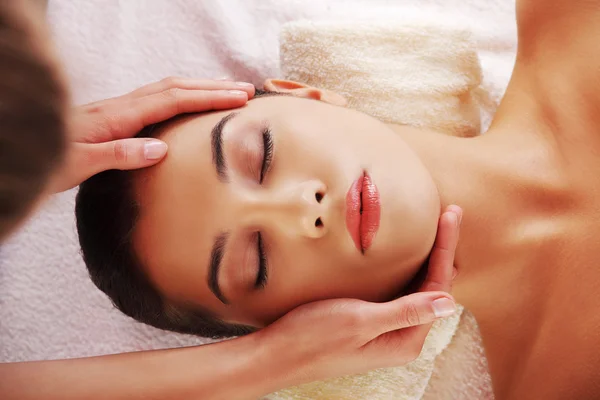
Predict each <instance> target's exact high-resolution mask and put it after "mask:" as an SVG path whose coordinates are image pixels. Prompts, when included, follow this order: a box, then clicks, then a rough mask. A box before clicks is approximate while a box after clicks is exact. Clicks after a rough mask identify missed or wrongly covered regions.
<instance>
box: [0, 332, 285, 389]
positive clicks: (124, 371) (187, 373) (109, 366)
mask: <svg viewBox="0 0 600 400" xmlns="http://www.w3.org/2000/svg"><path fill="white" fill-rule="evenodd" d="M278 360H279V361H278ZM278 360H276V359H275V357H271V353H270V350H269V349H268V348H267V347H265V346H262V345H259V344H258V343H257V342H256V340H255V337H254V336H253V335H250V336H247V337H244V338H239V339H234V340H229V341H225V342H221V343H215V344H211V345H205V346H199V347H192V348H182V349H171V350H158V351H146V352H137V353H126V354H117V355H110V356H101V357H90V358H81V359H73V360H57V361H38V362H25V363H13V364H0V398H2V399H4V400H12V399H15V400H17V399H18V400H29V399H57V400H58V399H60V400H69V399H88V400H94V399H114V400H118V399H156V400H158V399H227V400H233V399H241V400H242V399H243V400H245V399H255V398H257V397H260V396H261V395H264V394H267V393H269V392H272V391H275V390H277V389H279V388H281V387H284V386H286V385H288V383H287V382H285V380H286V375H287V371H286V370H285V368H282V367H283V365H282V364H278V363H279V362H280V361H281V359H280V357H278ZM290 384H291V383H290Z"/></svg>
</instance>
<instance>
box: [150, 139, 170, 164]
mask: <svg viewBox="0 0 600 400" xmlns="http://www.w3.org/2000/svg"><path fill="white" fill-rule="evenodd" d="M166 153H167V144H166V143H165V142H161V141H160V140H150V141H148V142H146V143H145V144H144V157H145V158H146V160H158V159H160V158H162V157H163V156H164V155H165V154H166Z"/></svg>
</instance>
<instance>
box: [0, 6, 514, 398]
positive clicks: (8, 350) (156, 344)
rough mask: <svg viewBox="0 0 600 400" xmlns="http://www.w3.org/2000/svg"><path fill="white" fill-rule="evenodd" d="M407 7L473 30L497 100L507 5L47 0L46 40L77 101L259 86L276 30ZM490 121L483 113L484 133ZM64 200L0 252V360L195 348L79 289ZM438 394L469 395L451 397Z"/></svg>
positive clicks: (505, 65)
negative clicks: (190, 85) (192, 82)
mask: <svg viewBox="0 0 600 400" xmlns="http://www.w3.org/2000/svg"><path fill="white" fill-rule="evenodd" d="M415 11H419V12H422V13H428V12H429V11H431V12H432V13H436V14H437V15H438V16H439V17H440V19H443V20H444V22H445V23H446V24H457V25H460V26H462V27H465V28H467V29H469V30H470V31H471V32H473V35H474V38H475V41H476V44H477V48H478V52H479V55H480V59H481V63H482V67H483V71H484V81H483V85H484V86H485V88H486V90H487V91H488V92H489V93H492V103H494V102H497V100H498V99H499V97H500V96H501V95H502V93H503V91H504V89H505V87H506V84H507V82H508V78H509V76H510V72H511V70H512V62H513V60H514V54H515V37H516V34H515V28H514V1H505V0H260V1H259V0H256V1H248V0H219V1H215V0H152V1H119V0H85V1H73V0H49V4H48V17H49V20H50V23H51V26H52V31H53V34H54V39H55V40H56V43H57V46H58V49H59V52H60V54H61V55H62V56H63V59H64V60H65V63H66V69H67V72H68V77H69V79H70V83H71V88H72V90H73V98H74V99H75V101H76V103H78V104H81V103H84V102H89V101H94V100H99V99H103V98H106V97H110V96H114V95H118V94H121V93H125V92H127V91H130V90H133V89H135V88H136V87H139V86H140V85H143V84H146V83H149V82H152V81H155V80H158V79H161V78H163V77H165V76H169V75H180V76H190V77H208V78H211V77H221V76H231V77H235V78H238V79H240V80H249V81H251V82H253V83H255V84H260V83H261V82H262V81H263V80H264V79H266V78H271V77H281V76H282V75H281V74H280V69H279V41H278V36H279V32H280V30H281V25H282V24H283V23H286V22H289V21H293V20H296V19H310V20H315V21H316V20H324V19H327V20H332V19H338V20H348V19H349V18H356V16H357V15H365V16H369V17H372V18H374V19H375V18H378V17H381V16H383V17H390V16H394V15H404V16H405V17H410V16H411V15H412V13H413V12H415ZM457 16H460V18H459V17H457ZM490 115H491V114H486V115H484V116H483V119H482V126H483V127H484V128H485V127H486V126H487V124H488V123H489V118H490ZM73 195H74V192H73V191H71V192H68V193H65V194H62V195H60V196H56V197H55V198H53V199H52V200H51V202H50V203H49V204H47V205H46V207H45V208H44V209H43V210H42V211H41V212H40V213H38V215H37V216H36V217H35V218H34V220H33V221H31V222H30V223H29V224H28V225H27V226H25V227H24V228H23V229H22V230H21V232H20V233H19V234H18V235H16V236H15V237H14V238H13V239H12V240H11V241H10V242H9V243H6V244H4V245H2V247H1V248H0V343H1V344H2V345H1V346H0V361H2V362H6V361H17V360H36V359H55V358H63V357H81V356H89V355H98V354H108V353H117V352H123V351H132V350H141V349H153V348H165V347H175V346H181V345H190V344H194V343H200V342H202V340H200V339H197V338H190V337H186V336H183V335H176V334H172V333H168V332H161V331H159V330H156V329H152V328H150V327H147V326H143V325H141V324H137V323H135V322H133V321H131V320H129V319H128V318H125V317H123V316H122V315H121V314H120V313H119V312H117V311H115V310H113V309H112V306H111V305H110V302H109V301H108V300H107V299H106V297H105V296H104V295H103V294H102V293H100V292H99V291H98V290H97V289H96V288H95V287H94V286H93V285H92V284H91V283H90V281H89V278H88V277H87V272H86V270H85V266H84V265H83V263H82V261H81V258H80V256H79V254H78V247H79V246H78V243H77V239H76V234H75V229H74V223H73ZM461 357H462V358H461V363H464V364H469V363H471V362H472V361H473V360H471V359H470V358H469V357H468V355H465V356H463V355H461ZM440 358H442V357H439V358H438V361H439V359H440ZM201 361H202V360H199V362H201ZM454 369H455V370H460V368H459V367H458V366H456V367H455V368H454ZM432 382H433V380H432V381H431V382H430V385H431V384H432ZM436 382H437V381H436ZM475 394H476V392H475ZM448 398H457V399H470V398H478V397H476V396H475V397H469V396H468V395H465V396H460V395H456V393H455V394H454V397H448Z"/></svg>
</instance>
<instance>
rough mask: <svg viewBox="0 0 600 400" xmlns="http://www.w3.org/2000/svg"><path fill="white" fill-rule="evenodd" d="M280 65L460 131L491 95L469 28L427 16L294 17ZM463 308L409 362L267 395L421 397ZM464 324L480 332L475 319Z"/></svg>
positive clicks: (476, 127)
mask: <svg viewBox="0 0 600 400" xmlns="http://www.w3.org/2000/svg"><path fill="white" fill-rule="evenodd" d="M281 68H282V72H283V76H284V77H285V78H286V79H291V80H295V81H300V82H304V83H308V84H310V85H313V86H316V87H322V88H326V89H330V90H334V91H336V92H338V93H341V94H343V95H344V96H345V97H346V98H347V99H348V100H349V107H352V108H354V109H357V110H360V111H363V112H365V113H367V114H370V115H372V116H374V117H377V118H378V119H380V120H383V121H385V122H389V123H397V124H408V125H413V126H419V127H424V128H430V129H434V130H437V131H440V132H443V133H446V134H450V135H456V136H474V135H477V134H479V133H480V111H479V103H480V102H485V101H486V100H485V99H486V96H485V93H483V91H482V90H481V89H480V88H479V85H480V83H481V78H482V77H481V67H480V64H479V59H478V57H477V54H476V51H475V46H474V44H473V42H472V40H471V37H470V34H469V33H468V32H467V31H465V30H460V29H456V28H451V27H440V26H439V24H435V25H433V24H431V23H428V22H419V23H414V22H410V23H399V22H397V21H396V22H373V21H371V22H368V21H363V22H357V23H350V22H332V23H328V22H319V23H315V22H305V21H299V22H294V23H290V24H287V25H286V26H284V28H283V31H282V35H281ZM462 314H464V315H465V316H467V317H469V316H468V313H466V312H465V313H462V308H461V310H460V312H459V313H458V314H457V315H455V316H453V317H452V318H449V319H446V320H443V321H438V322H437V323H436V324H435V325H434V328H433V329H432V331H431V333H430V335H429V337H428V338H427V341H426V343H425V346H424V349H423V351H422V353H421V356H420V357H419V359H417V360H416V361H414V362H412V363H411V364H409V365H406V366H401V367H396V368H389V369H381V370H377V371H372V372H369V373H367V374H363V375H358V376H352V377H343V378H339V379H332V380H329V381H325V382H316V383H311V384H307V385H303V386H300V387H296V388H290V389H287V390H283V391H280V392H278V393H275V394H272V395H270V396H268V397H267V399H270V400H283V399H302V400H304V399H306V400H308V399H310V400H321V399H376V400H384V399H385V400H387V399H394V400H398V399H411V400H413V399H421V398H422V397H423V395H424V393H425V390H426V387H427V385H428V383H429V380H430V377H431V376H432V372H433V370H434V362H435V359H436V357H437V356H438V355H439V354H440V353H441V352H442V351H443V350H444V349H445V348H446V347H447V346H448V343H449V342H450V341H451V339H452V337H453V335H454V333H455V332H456V329H457V326H458V323H459V320H460V319H461V315H462ZM463 324H466V326H467V327H468V329H475V332H476V331H477V328H476V325H475V324H474V321H473V320H472V318H470V319H468V320H466V322H465V321H463ZM477 348H479V349H480V346H479V347H477ZM483 364H484V365H485V361H483Z"/></svg>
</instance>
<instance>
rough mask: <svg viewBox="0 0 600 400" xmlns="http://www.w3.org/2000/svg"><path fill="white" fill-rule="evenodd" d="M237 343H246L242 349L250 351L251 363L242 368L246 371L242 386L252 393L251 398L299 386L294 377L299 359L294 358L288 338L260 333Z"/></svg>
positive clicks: (292, 347) (246, 363)
mask: <svg viewBox="0 0 600 400" xmlns="http://www.w3.org/2000/svg"><path fill="white" fill-rule="evenodd" d="M240 339H241V340H245V341H246V343H245V344H244V346H248V347H249V348H250V349H252V350H251V351H250V352H249V357H250V360H251V361H250V362H245V363H244V365H242V367H245V368H247V374H246V375H245V376H246V377H247V381H246V382H245V385H247V386H246V387H250V388H253V389H254V391H255V393H253V395H254V396H256V397H259V396H264V395H266V394H269V393H273V392H276V391H278V390H281V389H284V388H287V387H290V386H295V385H297V384H299V383H301V382H300V381H299V380H298V374H297V371H298V367H299V363H298V360H299V358H298V357H294V350H295V347H294V346H293V345H292V343H290V339H289V338H286V337H285V336H284V335H282V336H279V335H272V334H266V332H265V333H263V331H259V332H255V333H252V334H250V335H248V336H246V337H244V338H240Z"/></svg>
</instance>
